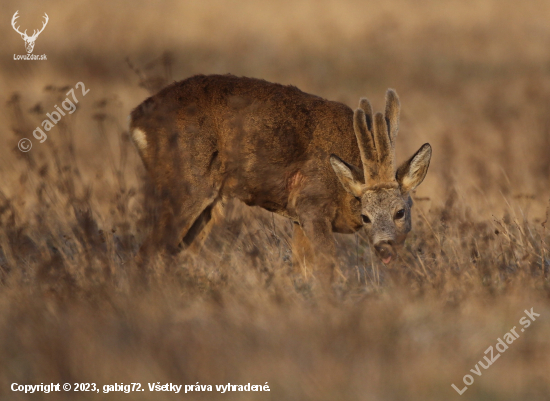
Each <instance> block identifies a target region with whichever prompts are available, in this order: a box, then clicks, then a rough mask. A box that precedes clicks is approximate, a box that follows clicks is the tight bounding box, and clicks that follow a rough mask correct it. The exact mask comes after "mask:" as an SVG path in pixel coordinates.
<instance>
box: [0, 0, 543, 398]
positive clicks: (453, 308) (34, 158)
mask: <svg viewBox="0 0 550 401" xmlns="http://www.w3.org/2000/svg"><path fill="white" fill-rule="evenodd" d="M0 9H1V10H2V15H4V18H3V20H4V23H3V24H2V25H1V26H0V34H1V36H2V38H3V41H2V44H1V45H0V46H1V47H0V54H1V56H0V65H1V68H2V70H1V71H2V72H1V74H0V93H2V116H3V122H4V124H2V126H1V127H0V135H1V138H2V143H3V145H4V146H3V147H2V148H1V150H0V155H1V156H0V183H1V186H0V227H1V230H0V399H2V400H17V399H26V398H27V397H26V396H25V395H24V394H21V393H14V392H12V391H10V385H11V383H20V384H40V383H47V382H54V383H58V382H59V383H64V382H70V383H75V382H94V383H97V385H98V386H100V387H102V386H103V385H105V384H114V383H115V382H117V383H131V382H140V383H142V385H143V386H146V383H152V382H158V381H160V382H162V383H164V382H172V383H177V384H194V383H196V382H197V381H198V382H200V383H201V384H211V385H215V384H223V383H227V382H231V383H233V384H241V383H243V384H246V383H248V382H250V383H253V384H263V383H265V382H266V381H267V382H269V385H270V387H271V392H270V393H257V394H256V393H230V394H224V395H220V394H217V393H215V392H214V393H204V394H201V393H193V394H191V395H187V397H188V398H189V399H215V398H221V397H225V398H227V399H277V400H355V399H361V400H444V399H445V400H447V399H452V398H453V397H458V398H461V399H467V400H546V399H548V392H549V390H550V388H549V387H550V386H549V380H548V374H547V372H548V370H549V357H548V356H549V351H550V349H549V341H548V338H549V336H550V323H549V316H550V307H549V303H548V295H549V285H548V284H549V282H548V274H549V263H550V260H549V257H548V252H549V246H548V241H549V233H548V224H547V222H548V213H547V210H548V206H549V203H548V201H549V199H550V193H549V187H550V185H549V184H550V182H549V176H550V157H549V156H548V153H549V150H550V110H549V105H550V56H549V53H548V50H547V49H548V48H550V46H549V45H550V27H549V26H548V21H547V19H548V18H547V17H548V15H550V4H549V3H548V2H544V1H532V2H528V3H525V4H521V6H519V5H518V4H517V2H512V1H510V0H484V1H450V2H438V1H434V0H422V1H417V2H406V1H401V0H396V1H391V2H380V1H354V0H350V1H344V2H329V1H286V0H283V1H277V2H275V1H273V2H253V1H247V0H240V1H238V2H222V1H203V2H199V1H187V2H172V1H161V2H156V3H154V4H150V3H148V2H132V3H123V2H112V3H108V4H107V3H100V4H97V3H91V2H84V1H76V2H71V3H57V2H42V3H40V4H39V5H38V4H34V3H28V4H20V3H18V2H15V1H12V0H7V1H5V2H3V3H2V4H0ZM16 10H19V12H20V14H21V16H22V17H21V18H20V23H21V25H22V28H23V29H25V27H28V29H29V30H32V29H33V26H34V27H38V26H40V24H41V21H40V18H41V15H42V13H43V12H47V13H48V15H49V16H50V22H49V25H48V26H47V27H46V29H45V30H44V32H43V33H42V34H41V36H40V37H39V38H38V39H37V42H36V46H35V51H34V52H35V54H43V53H45V54H47V55H48V61H47V62H21V61H20V62H16V61H14V60H13V54H14V53H15V54H23V53H24V47H23V41H22V40H21V38H20V37H19V36H18V35H17V34H16V33H15V32H14V31H13V30H12V28H11V26H10V25H9V23H8V22H7V21H8V20H9V19H11V16H12V15H13V13H14V12H15V11H16ZM228 72H230V73H233V74H236V75H246V76H254V77H260V78H264V79H267V80H271V81H277V82H281V83H285V84H293V85H296V86H298V87H299V88H301V89H303V90H305V91H307V92H311V93H315V94H318V95H321V96H324V97H326V98H330V99H335V100H340V101H342V102H344V103H346V104H348V105H350V106H352V107H355V105H356V104H357V101H358V99H359V97H360V96H368V97H369V98H370V99H371V100H372V102H373V105H374V107H375V109H378V110H379V109H381V108H382V106H383V103H382V102H383V94H384V91H385V89H386V88H387V87H393V88H395V89H396V90H397V91H398V93H399V94H400V97H401V101H402V106H403V110H402V122H401V130H400V134H399V137H398V144H397V152H398V158H399V159H400V160H403V159H404V158H405V157H408V156H409V155H410V154H411V153H412V152H413V151H414V150H416V149H417V148H418V147H419V146H420V145H421V144H422V143H424V142H430V143H431V144H432V146H433V148H434V156H433V161H432V165H431V167H430V171H429V173H428V177H427V178H426V180H425V182H424V183H423V184H422V186H421V187H420V188H419V190H418V191H417V193H416V194H415V199H416V202H415V207H414V211H413V213H414V216H413V219H414V222H413V225H414V226H413V231H412V232H411V234H410V235H409V238H408V240H407V243H406V246H405V249H404V252H403V256H402V259H401V260H400V262H399V263H398V264H396V265H395V266H393V267H391V268H386V267H383V266H381V265H380V264H379V263H378V262H377V261H376V260H373V259H372V258H371V252H370V248H369V245H368V244H367V243H366V242H365V241H364V238H363V236H362V235H361V233H359V234H358V235H357V236H354V235H339V236H337V240H338V250H339V258H340V262H341V263H340V264H341V275H340V276H339V278H338V282H337V284H336V294H337V296H336V299H327V298H325V297H324V296H323V295H322V294H320V293H318V292H317V291H316V283H315V280H314V279H312V277H311V271H304V272H302V274H295V273H292V271H291V264H290V247H289V243H290V241H291V230H290V224H289V223H288V221H287V220H285V219H283V218H280V217H278V216H273V215H271V214H270V213H267V212H265V211H261V210H256V209H251V208H246V207H244V206H242V205H241V204H239V203H237V202H235V203H232V204H230V205H229V206H230V207H229V208H228V211H227V216H226V220H225V221H224V223H222V224H221V225H220V226H219V227H217V228H216V230H214V233H213V235H212V237H211V238H210V239H209V240H208V241H207V243H206V246H205V248H204V249H203V250H202V252H201V253H200V254H199V255H198V256H190V255H185V254H183V255H180V256H179V257H178V258H175V259H173V260H160V259H158V260H153V261H151V266H150V267H151V269H149V271H148V272H147V274H146V276H145V280H144V276H143V274H139V273H138V272H136V267H135V265H134V263H133V255H134V253H135V251H136V249H137V248H138V247H139V245H140V244H141V241H142V240H143V238H144V236H145V233H146V232H147V230H148V228H149V221H150V214H151V213H152V212H153V211H152V210H151V208H150V207H149V206H148V203H147V202H146V200H147V198H148V193H149V192H148V191H149V190H148V186H147V181H146V180H145V179H144V178H145V172H144V169H143V166H142V165H141V162H140V160H139V159H138V157H137V155H136V152H135V150H134V149H133V148H132V147H131V146H130V143H129V141H128V136H127V132H126V116H127V115H128V113H129V111H130V110H131V108H133V107H135V106H136V105H137V104H138V103H140V102H141V101H142V100H143V99H144V98H145V97H146V96H148V94H149V93H152V92H154V91H155V90H157V89H158V88H160V87H162V86H163V85H165V84H167V83H169V82H171V81H173V80H179V79H183V78H185V77H188V76H190V75H193V74H196V73H228ZM79 81H82V82H84V83H85V85H86V87H87V88H89V89H90V93H89V94H88V95H87V96H86V97H82V96H79V97H78V98H79V107H78V110H77V111H76V112H75V113H74V114H73V115H71V116H68V117H65V118H64V119H63V120H62V121H61V122H60V123H59V124H58V125H57V126H56V127H55V128H54V129H52V130H51V131H50V132H48V133H47V134H48V139H47V141H46V142H44V143H43V144H40V143H38V141H36V140H34V139H33V138H32V137H31V135H32V134H31V133H32V130H33V129H34V128H35V127H36V126H37V125H39V123H40V122H41V121H42V120H43V119H44V118H45V113H48V112H51V111H52V110H53V106H54V105H55V104H59V102H60V101H61V100H63V99H64V98H65V93H66V91H67V90H68V89H67V87H69V88H70V87H73V86H74V85H75V84H76V82H79ZM77 93H78V92H77ZM22 137H28V138H31V139H33V148H32V150H31V151H30V152H29V153H26V154H23V153H21V152H19V151H18V150H17V148H16V145H17V141H18V140H19V139H20V138H22ZM531 307H533V308H534V310H535V311H536V312H538V313H540V315H541V316H540V317H539V318H538V319H537V320H536V322H533V324H532V325H531V327H529V328H528V329H526V330H525V332H521V335H520V338H519V339H518V340H516V341H515V342H514V343H513V344H511V345H510V348H509V349H508V350H507V351H506V352H505V353H504V354H502V355H501V357H500V358H499V359H498V360H497V361H496V362H495V363H494V365H492V366H491V367H490V368H489V369H488V370H482V376H481V377H478V376H476V375H474V374H472V373H471V372H470V369H472V368H474V369H475V364H476V363H478V361H479V360H482V361H483V356H484V351H485V350H486V349H487V347H489V346H490V345H493V346H494V345H495V343H496V340H497V338H498V337H501V336H502V335H503V334H504V333H506V332H507V331H509V330H510V329H511V328H512V327H514V326H516V327H518V328H519V326H520V325H519V324H518V321H519V319H520V318H521V316H522V315H523V314H524V312H523V311H524V310H525V309H528V310H529V309H531ZM466 374H471V375H473V377H474V378H475V382H474V384H473V385H472V386H471V387H470V388H469V389H468V390H467V391H466V392H465V393H464V394H463V395H462V396H459V395H458V394H456V392H455V391H454V390H453V389H452V388H451V384H452V383H454V384H455V385H457V387H459V388H462V387H463V385H461V383H462V377H463V376H464V375H466ZM40 397H42V398H44V399H91V400H92V399H99V398H103V397H110V398H113V399H116V398H128V397H132V399H158V398H161V399H165V398H166V399H169V398H175V397H176V396H174V395H169V394H161V395H160V396H159V395H158V394H155V393H150V392H149V391H148V390H146V391H145V392H142V393H136V394H132V395H123V394H120V393H116V394H114V395H110V396H106V395H104V394H85V393H54V394H49V395H43V396H35V398H40Z"/></svg>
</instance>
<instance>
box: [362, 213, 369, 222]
mask: <svg viewBox="0 0 550 401" xmlns="http://www.w3.org/2000/svg"><path fill="white" fill-rule="evenodd" d="M361 218H362V219H363V224H368V223H370V219H369V216H365V215H364V214H362V215H361Z"/></svg>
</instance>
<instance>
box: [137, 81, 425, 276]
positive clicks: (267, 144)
mask: <svg viewBox="0 0 550 401" xmlns="http://www.w3.org/2000/svg"><path fill="white" fill-rule="evenodd" d="M389 96H392V95H389ZM395 98H397V95H395ZM397 104H398V102H397ZM388 107H390V108H391V107H392V106H391V105H390V106H388ZM397 107H398V106H397ZM395 113H397V115H398V110H397V111H395V110H394V109H392V112H390V113H389V121H390V124H393V121H396V119H395ZM365 114H366V116H365ZM386 114H388V113H386ZM376 117H377V119H376V124H375V125H374V131H375V134H376V135H378V137H377V138H376V139H375V137H373V134H372V129H373V122H372V109H371V107H370V104H369V103H368V101H367V100H366V99H364V100H362V101H361V109H359V110H358V111H356V112H355V117H354V112H353V111H352V110H351V109H350V108H349V107H348V106H345V105H343V104H341V103H337V102H332V101H328V100H325V99H322V98H320V97H317V96H314V95H310V94H307V93H304V92H302V91H300V90H298V89H297V88H295V87H293V86H283V85H279V84H273V83H269V82H266V81H263V80H259V79H252V78H239V77H235V76H232V75H223V76H222V75H212V76H203V75H198V76H194V77H191V78H189V79H186V80H184V81H181V82H177V83H174V84H172V85H170V86H168V87H167V88H165V89H163V90H161V91H160V92H159V93H158V94H156V95H155V96H153V97H150V98H148V99H147V100H145V101H144V102H143V103H142V104H141V105H139V106H138V107H136V109H134V110H133V111H132V114H131V122H130V129H131V132H135V133H136V135H135V137H134V138H135V139H134V141H135V143H136V146H137V147H138V151H139V153H140V156H141V158H142V159H143V162H144V164H145V166H146V168H147V170H148V172H149V173H150V175H151V177H152V180H153V182H154V183H155V185H156V188H157V193H158V194H159V198H160V202H161V214H160V216H159V219H158V221H157V222H156V223H155V225H154V227H153V231H152V233H151V235H150V236H149V238H148V239H147V240H146V242H145V243H144V246H142V252H145V251H146V250H147V249H149V248H150V246H151V245H157V246H160V247H163V248H166V249H167V250H169V251H176V250H177V249H178V244H179V243H180V242H181V241H182V239H183V243H184V244H185V245H189V244H190V243H192V242H193V240H194V239H195V237H197V236H198V235H199V234H200V232H201V231H202V230H203V229H204V228H205V227H208V226H210V225H211V222H210V217H211V214H212V210H213V208H216V209H217V208H219V204H220V202H222V201H223V200H225V199H229V198H237V199H240V200H241V201H243V202H244V203H246V204H247V205H250V206H260V207H262V208H264V209H267V210H269V211H272V212H275V213H279V214H281V215H283V216H286V217H288V218H290V219H291V220H292V221H294V222H295V223H296V225H295V227H296V228H295V232H297V234H296V235H295V243H294V250H293V253H294V255H295V260H298V259H301V258H302V257H303V256H304V255H306V256H308V258H311V257H313V258H314V259H315V260H313V261H312V262H313V263H312V264H322V265H326V267H325V269H324V270H322V272H323V273H324V275H325V277H326V278H327V280H329V279H330V277H331V276H332V269H331V266H332V265H333V261H334V253H335V244H334V239H333V235H332V232H340V233H353V232H355V231H357V230H358V229H360V228H361V227H362V226H363V222H362V221H361V209H362V204H361V202H360V201H359V200H358V199H357V194H355V193H354V192H356V191H361V192H363V191H362V188H363V187H364V186H365V178H364V176H366V175H367V174H366V173H365V172H363V171H362V168H361V166H363V163H362V161H361V159H362V158H361V156H363V161H366V163H368V165H369V166H370V170H368V176H369V177H370V178H375V176H378V178H385V177H386V176H387V174H388V171H389V170H388V166H389V164H388V163H389V161H390V159H391V161H393V153H392V152H393V143H391V142H390V138H389V136H388V130H387V127H386V125H385V122H384V124H383V127H384V128H383V127H382V126H381V125H380V121H379V117H378V116H376ZM397 118H398V116H397ZM382 121H384V119H383V117H382ZM354 124H355V126H356V129H355V130H354ZM377 124H378V125H377ZM358 126H359V128H358ZM393 128H394V127H392V126H390V129H391V131H390V132H392V133H393ZM137 130H139V131H137ZM143 132H144V133H145V139H144V138H143ZM395 132H396V129H395ZM356 134H357V135H356ZM383 135H385V138H387V140H386V139H383V138H382V136H383ZM358 140H359V143H360V144H361V146H358ZM384 141H385V142H384ZM362 142H363V143H362ZM144 143H146V145H144ZM377 148H378V150H377ZM360 149H361V150H360ZM381 150H382V152H383V156H382V157H381V159H382V161H383V163H382V164H381V163H380V161H379V159H380V154H381V153H380V151H381ZM361 153H363V155H361ZM331 155H338V156H340V157H341V158H342V159H344V160H345V162H343V161H342V160H341V159H338V160H336V159H334V158H332V157H331ZM339 163H342V166H344V167H342V168H340V164H339ZM331 165H332V168H331ZM335 166H337V167H338V170H337V167H335ZM335 171H336V173H337V174H335ZM339 171H342V172H344V174H339ZM402 171H403V174H405V175H407V173H408V171H405V169H403V170H402ZM380 172H382V173H384V174H383V176H380V175H379V173H380ZM392 174H394V171H392ZM394 177H395V176H394ZM386 178H387V177H386ZM422 178H423V177H422ZM339 181H340V182H339ZM344 181H345V182H347V183H348V184H350V185H353V186H354V187H355V190H351V191H350V190H349V188H347V189H345V187H346V185H348V184H345V183H344ZM367 182H370V183H371V184H377V185H382V187H383V186H384V185H385V184H384V180H382V181H380V180H377V181H376V182H374V181H372V182H371V181H369V180H367ZM394 182H395V178H394ZM386 184H387V183H386ZM371 192H372V191H371ZM360 195H361V194H360ZM407 196H408V195H407ZM364 206H365V205H363V207H364ZM306 242H307V243H306ZM312 255H314V256H312Z"/></svg>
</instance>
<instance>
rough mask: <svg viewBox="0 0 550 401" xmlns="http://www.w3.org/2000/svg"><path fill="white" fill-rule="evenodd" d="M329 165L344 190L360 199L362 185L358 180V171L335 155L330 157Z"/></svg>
mask: <svg viewBox="0 0 550 401" xmlns="http://www.w3.org/2000/svg"><path fill="white" fill-rule="evenodd" d="M330 164H331V165H332V169H333V170H334V172H335V173H336V176H337V177H338V180H340V182H341V183H342V186H343V187H344V189H345V190H346V191H348V192H349V193H350V194H351V195H353V196H355V197H356V198H359V197H361V195H362V193H363V191H362V189H363V186H364V185H363V183H361V181H360V180H359V175H360V173H361V172H360V170H359V169H358V168H357V167H355V166H352V165H351V164H348V163H346V162H345V161H343V160H342V159H340V158H339V157H338V156H336V155H330Z"/></svg>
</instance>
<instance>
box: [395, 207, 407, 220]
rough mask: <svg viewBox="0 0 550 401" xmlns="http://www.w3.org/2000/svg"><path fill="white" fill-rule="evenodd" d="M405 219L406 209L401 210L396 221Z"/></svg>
mask: <svg viewBox="0 0 550 401" xmlns="http://www.w3.org/2000/svg"><path fill="white" fill-rule="evenodd" d="M403 217H405V209H401V210H399V211H398V212H397V213H396V214H395V219H396V220H399V219H402V218H403Z"/></svg>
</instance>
